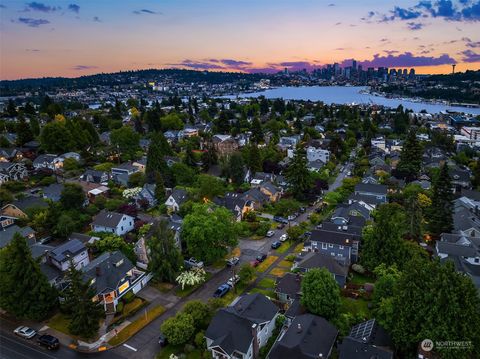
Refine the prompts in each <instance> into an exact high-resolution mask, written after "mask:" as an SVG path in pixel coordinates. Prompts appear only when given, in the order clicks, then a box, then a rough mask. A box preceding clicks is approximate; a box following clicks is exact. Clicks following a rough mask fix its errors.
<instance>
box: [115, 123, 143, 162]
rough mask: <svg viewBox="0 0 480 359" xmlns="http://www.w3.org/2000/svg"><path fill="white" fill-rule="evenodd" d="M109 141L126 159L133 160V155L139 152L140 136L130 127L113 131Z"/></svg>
mask: <svg viewBox="0 0 480 359" xmlns="http://www.w3.org/2000/svg"><path fill="white" fill-rule="evenodd" d="M110 140H111V142H112V145H113V146H114V147H115V148H116V149H118V150H119V151H120V153H121V155H122V156H125V157H126V158H130V159H132V158H135V153H136V152H137V151H138V150H140V135H139V134H138V133H137V132H135V131H134V130H133V129H132V128H131V127H130V126H122V127H120V128H119V129H116V130H113V131H112V133H111V134H110Z"/></svg>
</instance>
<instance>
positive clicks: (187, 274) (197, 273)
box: [175, 267, 206, 290]
mask: <svg viewBox="0 0 480 359" xmlns="http://www.w3.org/2000/svg"><path fill="white" fill-rule="evenodd" d="M205 276H206V272H205V270H204V269H203V268H197V267H193V268H191V269H189V270H186V271H183V272H181V273H180V274H179V275H178V277H177V278H176V279H175V280H176V281H177V283H178V284H180V285H181V286H182V290H183V289H184V288H185V286H190V287H192V286H194V285H197V284H200V283H203V282H205V278H206V277H205Z"/></svg>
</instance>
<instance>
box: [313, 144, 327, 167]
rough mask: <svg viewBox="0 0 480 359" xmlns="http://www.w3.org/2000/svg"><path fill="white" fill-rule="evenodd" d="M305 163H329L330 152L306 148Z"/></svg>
mask: <svg viewBox="0 0 480 359" xmlns="http://www.w3.org/2000/svg"><path fill="white" fill-rule="evenodd" d="M307 161H308V162H314V161H321V162H323V163H324V164H325V163H327V162H328V161H330V151H328V150H324V149H322V148H316V147H313V146H309V147H307Z"/></svg>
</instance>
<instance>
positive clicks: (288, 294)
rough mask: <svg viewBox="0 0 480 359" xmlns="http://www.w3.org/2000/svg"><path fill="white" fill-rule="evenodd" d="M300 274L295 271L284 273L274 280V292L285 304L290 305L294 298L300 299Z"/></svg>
mask: <svg viewBox="0 0 480 359" xmlns="http://www.w3.org/2000/svg"><path fill="white" fill-rule="evenodd" d="M301 284H302V276H301V275H300V274H295V273H285V275H284V276H283V277H281V278H277V280H276V282H275V293H276V294H277V298H278V300H279V301H280V302H281V303H283V304H287V305H289V306H290V305H291V304H292V303H293V302H294V301H295V300H296V299H300V289H301Z"/></svg>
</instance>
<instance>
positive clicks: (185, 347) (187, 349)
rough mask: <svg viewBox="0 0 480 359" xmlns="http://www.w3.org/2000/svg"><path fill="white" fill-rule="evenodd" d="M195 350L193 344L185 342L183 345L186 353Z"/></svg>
mask: <svg viewBox="0 0 480 359" xmlns="http://www.w3.org/2000/svg"><path fill="white" fill-rule="evenodd" d="M194 350H195V347H194V346H193V345H192V344H185V346H184V347H183V351H184V352H185V353H191V352H193V351H194Z"/></svg>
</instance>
